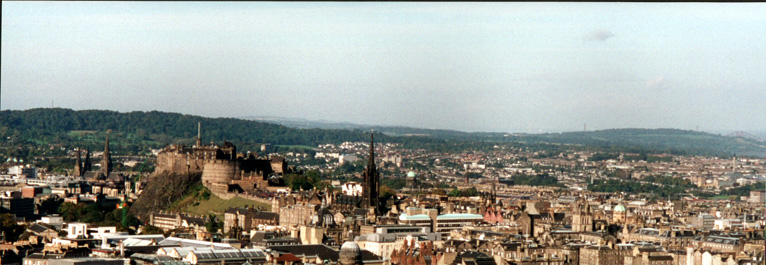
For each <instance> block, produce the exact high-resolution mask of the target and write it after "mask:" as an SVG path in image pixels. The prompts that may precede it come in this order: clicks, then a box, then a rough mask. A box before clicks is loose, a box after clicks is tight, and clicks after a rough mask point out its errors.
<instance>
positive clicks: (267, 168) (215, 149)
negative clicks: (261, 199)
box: [155, 134, 287, 195]
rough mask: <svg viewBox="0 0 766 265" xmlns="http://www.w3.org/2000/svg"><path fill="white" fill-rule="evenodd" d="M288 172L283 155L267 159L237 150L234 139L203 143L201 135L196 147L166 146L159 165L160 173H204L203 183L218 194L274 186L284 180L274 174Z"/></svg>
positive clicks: (251, 191)
mask: <svg viewBox="0 0 766 265" xmlns="http://www.w3.org/2000/svg"><path fill="white" fill-rule="evenodd" d="M286 171H287V162H286V161H285V159H284V158H282V157H276V156H275V157H271V158H270V159H263V158H258V157H255V156H254V155H253V154H250V155H245V154H241V153H237V147H236V146H235V145H234V144H232V143H230V142H224V144H223V146H218V145H215V144H212V143H211V144H210V145H204V146H203V145H202V141H201V138H200V135H199V134H198V135H197V141H196V144H195V145H193V146H190V147H189V146H185V145H169V146H167V147H165V148H164V149H162V151H160V152H159V153H158V154H157V166H156V168H155V174H156V175H162V174H201V175H202V184H203V185H204V186H205V187H207V188H208V189H210V191H211V192H213V194H216V195H222V194H226V193H230V192H236V193H254V192H255V191H256V190H271V189H274V188H273V186H279V185H280V184H281V183H280V181H279V180H278V179H273V178H270V177H272V176H277V175H282V174H284V173H285V172H286Z"/></svg>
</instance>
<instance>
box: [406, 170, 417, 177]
mask: <svg viewBox="0 0 766 265" xmlns="http://www.w3.org/2000/svg"><path fill="white" fill-rule="evenodd" d="M407 177H408V178H414V177H415V171H410V172H408V173H407Z"/></svg>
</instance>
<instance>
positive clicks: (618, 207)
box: [614, 204, 625, 212]
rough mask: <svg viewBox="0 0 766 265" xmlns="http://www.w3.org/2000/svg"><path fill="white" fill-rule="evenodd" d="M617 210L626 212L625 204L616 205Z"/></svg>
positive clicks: (615, 209)
mask: <svg viewBox="0 0 766 265" xmlns="http://www.w3.org/2000/svg"><path fill="white" fill-rule="evenodd" d="M614 211H615V212H625V206H622V204H617V206H615V207H614Z"/></svg>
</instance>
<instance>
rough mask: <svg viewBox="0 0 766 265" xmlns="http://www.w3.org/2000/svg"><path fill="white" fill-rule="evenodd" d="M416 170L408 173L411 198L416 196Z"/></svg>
mask: <svg viewBox="0 0 766 265" xmlns="http://www.w3.org/2000/svg"><path fill="white" fill-rule="evenodd" d="M415 176H416V174H415V171H410V172H408V173H407V186H408V187H409V188H410V198H415V181H417V180H416V179H415Z"/></svg>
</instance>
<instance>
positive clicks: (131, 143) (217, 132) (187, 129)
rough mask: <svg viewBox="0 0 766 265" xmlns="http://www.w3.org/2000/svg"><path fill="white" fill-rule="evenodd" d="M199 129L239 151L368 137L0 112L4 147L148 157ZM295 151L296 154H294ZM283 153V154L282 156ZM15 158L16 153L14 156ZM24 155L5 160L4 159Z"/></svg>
mask: <svg viewBox="0 0 766 265" xmlns="http://www.w3.org/2000/svg"><path fill="white" fill-rule="evenodd" d="M198 122H200V123H201V124H202V141H203V143H210V142H215V143H217V144H220V143H222V142H223V141H229V142H232V143H234V144H235V145H236V146H237V147H238V149H239V150H243V151H244V150H251V151H254V150H259V148H260V145H261V144H263V143H269V144H272V145H273V146H274V147H273V148H282V149H284V147H278V146H276V145H284V146H293V145H296V146H297V145H303V146H317V145H318V144H326V143H334V144H340V143H342V142H346V141H351V142H367V141H369V140H370V135H369V132H366V131H363V130H359V129H354V130H345V129H295V128H290V127H286V126H282V125H277V124H271V123H264V122H258V121H252V120H242V119H235V118H205V117H200V116H193V115H183V114H178V113H167V112H158V111H150V112H141V111H135V112H129V113H120V112H115V111H106V110H82V111H74V110H71V109H61V108H53V109H31V110H25V111H11V110H5V111H0V137H1V138H2V140H0V141H2V142H3V143H5V144H15V145H36V146H41V145H51V144H56V145H61V146H67V147H74V146H82V147H90V148H92V149H93V150H100V149H101V148H103V143H104V141H105V140H106V131H107V130H112V134H111V136H110V139H111V146H112V149H113V151H115V152H117V153H118V154H119V153H120V152H122V153H132V154H135V153H139V152H147V151H148V150H149V149H151V148H161V147H164V146H166V145H167V144H187V145H191V144H193V143H194V142H195V137H196V135H197V123H198ZM375 141H376V142H382V143H385V142H395V143H400V144H401V145H402V146H404V147H406V148H413V149H426V150H430V151H435V152H450V151H460V150H465V149H469V148H470V149H489V148H491V147H492V144H481V143H479V144H477V143H472V142H467V141H456V140H448V139H439V138H434V137H404V136H402V137H395V136H388V135H386V134H378V133H376V135H375ZM296 150H297V149H296ZM282 151H284V150H282ZM14 152H16V151H14ZM18 155H24V156H23V157H27V156H29V155H28V154H26V153H25V154H21V153H19V154H16V153H14V154H8V157H11V156H18Z"/></svg>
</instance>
